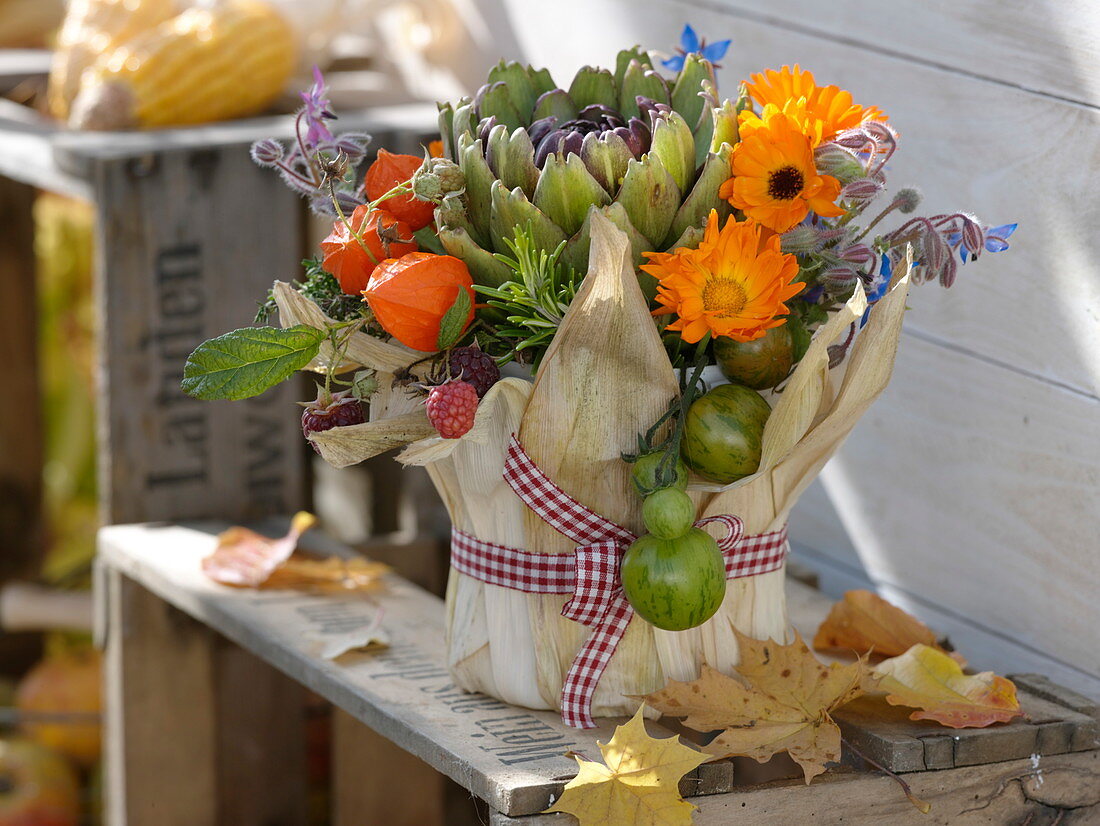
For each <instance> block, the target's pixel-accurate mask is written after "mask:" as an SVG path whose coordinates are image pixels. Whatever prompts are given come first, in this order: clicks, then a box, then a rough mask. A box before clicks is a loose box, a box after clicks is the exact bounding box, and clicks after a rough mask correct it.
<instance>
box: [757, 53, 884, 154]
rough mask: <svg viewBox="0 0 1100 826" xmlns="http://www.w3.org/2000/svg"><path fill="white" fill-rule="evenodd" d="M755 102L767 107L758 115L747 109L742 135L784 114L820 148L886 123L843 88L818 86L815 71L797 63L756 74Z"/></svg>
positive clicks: (872, 109)
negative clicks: (857, 130) (841, 136)
mask: <svg viewBox="0 0 1100 826" xmlns="http://www.w3.org/2000/svg"><path fill="white" fill-rule="evenodd" d="M745 86H746V88H747V89H748V90H749V94H750V95H752V98H753V100H755V101H756V102H757V103H759V104H760V106H761V107H763V111H762V112H761V113H760V114H759V115H756V114H754V113H753V112H752V111H751V110H745V111H744V112H742V113H741V114H740V116H739V118H738V121H739V128H740V130H741V135H742V136H744V135H747V134H751V133H752V132H753V131H755V130H756V129H758V128H760V127H761V126H762V125H763V124H764V123H765V122H766V120H767V118H768V116H769V115H770V114H772V113H774V112H783V113H784V114H786V115H788V116H789V117H790V118H792V119H793V120H794V121H795V122H796V123H797V124H798V125H799V128H800V129H801V130H802V131H803V132H804V133H805V134H806V135H809V136H810V139H811V140H812V141H813V145H814V146H817V145H818V144H820V143H823V142H825V141H830V140H832V139H833V138H835V137H836V136H837V135H838V134H839V133H840V132H843V131H844V130H846V129H853V128H855V127H856V126H859V125H860V124H861V123H863V122H864V121H866V120H886V115H884V114H883V113H882V110H880V109H878V108H877V107H874V106H870V107H863V106H860V105H859V104H857V103H854V102H853V101H852V94H851V93H850V92H847V91H845V90H843V89H841V88H840V87H839V86H818V85H817V84H816V83H815V82H814V76H813V73H812V72H804V71H802V69H801V68H800V67H799V65H798V64H797V63H796V64H795V65H794V68H791V67H790V66H784V67H783V68H782V69H780V70H779V71H778V72H777V71H775V70H774V69H768V70H767V71H766V72H764V73H763V74H756V75H752V78H751V82H749V83H746V84H745Z"/></svg>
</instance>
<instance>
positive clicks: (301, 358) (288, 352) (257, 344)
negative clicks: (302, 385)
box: [181, 324, 325, 400]
mask: <svg viewBox="0 0 1100 826" xmlns="http://www.w3.org/2000/svg"><path fill="white" fill-rule="evenodd" d="M324 340H325V331H324V330H318V329H315V328H314V327H307V326H306V325H304V324H299V325H297V326H295V327H288V328H287V329H285V330H280V329H277V328H274V327H245V328H244V329H242V330H233V331H232V332H230V333H226V334H225V335H221V336H218V337H217V338H212V339H210V340H209V341H204V342H203V343H202V344H200V345H199V346H198V347H196V348H195V352H193V353H192V354H191V355H190V356H188V358H187V363H186V364H185V365H184V367H183V382H182V383H181V386H182V387H183V392H185V393H187V394H188V395H189V396H194V397H195V398H196V399H234V400H236V399H248V398H251V397H252V396H258V395H260V394H261V393H263V392H264V391H265V390H267V389H268V388H270V387H274V386H275V385H276V384H278V383H279V382H281V381H284V380H286V379H287V378H288V377H289V376H290V375H291V374H292V373H294V371H295V370H301V369H302V368H303V367H305V366H306V365H307V364H309V363H310V362H311V361H312V360H313V359H314V358H315V357H316V356H317V352H318V350H320V348H321V343H322V342H323V341H324Z"/></svg>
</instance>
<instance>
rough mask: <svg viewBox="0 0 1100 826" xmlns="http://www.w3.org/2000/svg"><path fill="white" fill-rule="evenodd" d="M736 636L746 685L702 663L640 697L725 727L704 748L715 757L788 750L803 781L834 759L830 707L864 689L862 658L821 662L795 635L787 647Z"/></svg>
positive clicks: (762, 757) (695, 722)
mask: <svg viewBox="0 0 1100 826" xmlns="http://www.w3.org/2000/svg"><path fill="white" fill-rule="evenodd" d="M737 642H738V645H739V646H740V651H741V662H740V664H739V665H738V666H737V671H738V673H740V675H741V676H742V677H743V678H744V680H745V682H744V683H742V682H741V681H739V680H736V679H734V678H733V677H728V676H726V675H725V674H723V673H721V672H720V671H716V670H714V669H713V668H709V667H708V666H703V673H702V676H700V678H699V679H698V680H692V681H691V682H687V683H680V682H675V681H673V682H670V683H669V684H668V685H667V686H666V687H665V688H664V689H662V690H661V691H658V692H655V693H654V694H650V695H649V696H648V697H646V703H648V704H649V705H650V706H652V707H653V708H655V709H657V710H658V711H660V712H661V713H662V714H667V715H670V716H673V717H683V718H684V725H686V726H687V727H688V728H692V729H695V730H696V731H713V730H715V729H723V731H722V732H721V734H719V735H718V737H716V738H715V739H714V740H712V741H711V742H710V744H709V745H707V746H705V747H704V749H705V751H707V752H709V753H711V754H713V755H716V756H720V757H727V756H731V755H735V756H742V757H753V758H755V759H756V760H758V761H759V762H761V763H763V762H764V761H766V760H769V759H771V757H772V756H774V755H775V754H777V753H779V752H781V751H786V752H787V753H789V754H790V756H791V757H792V758H793V759H794V760H795V761H796V762H797V763H798V764H799V765H800V766H801V767H802V771H803V773H804V774H805V777H806V782H807V783H809V782H810V781H811V780H812V779H813V778H814V777H816V776H817V775H819V774H821V773H822V772H823V771H825V764H826V763H828V762H835V761H838V760H840V729H839V728H838V727H837V725H836V723H835V722H833V718H832V716H831V714H830V712H832V711H834V710H835V709H836V708H838V707H840V706H842V705H844V704H845V703H847V702H849V701H850V700H853V699H855V698H856V697H858V696H859V695H860V694H862V693H863V688H862V682H863V675H864V673H865V672H866V668H865V666H864V663H863V661H862V660H860V661H858V662H855V663H852V664H849V665H841V664H839V663H832V664H831V665H828V666H826V665H824V664H823V663H821V662H820V661H819V660H818V659H817V658H816V657H815V656H814V655H813V653H812V652H811V651H810V649H809V648H807V647H806V643H805V642H803V640H802V637H800V636H798V634H797V633H796V634H795V641H794V642H793V643H790V644H789V645H781V644H780V643H777V642H775V641H774V640H754V639H752V638H750V637H746V636H744V635H742V634H740V633H738V634H737Z"/></svg>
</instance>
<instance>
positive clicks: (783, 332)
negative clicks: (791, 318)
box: [714, 324, 794, 390]
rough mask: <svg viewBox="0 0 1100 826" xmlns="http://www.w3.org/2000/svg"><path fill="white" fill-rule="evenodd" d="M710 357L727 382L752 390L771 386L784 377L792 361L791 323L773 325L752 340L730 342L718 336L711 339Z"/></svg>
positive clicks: (731, 340)
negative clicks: (712, 351)
mask: <svg viewBox="0 0 1100 826" xmlns="http://www.w3.org/2000/svg"><path fill="white" fill-rule="evenodd" d="M714 360H715V361H716V362H718V367H719V368H720V369H721V371H722V374H723V375H724V376H725V377H726V378H727V379H729V380H730V381H735V382H738V383H739V384H743V385H745V386H746V387H751V388H752V389H753V390H767V389H768V388H770V387H775V386H776V385H777V384H779V382H781V381H783V379H785V378H786V377H787V374H788V373H789V372H790V371H791V366H792V365H793V364H794V337H793V336H792V335H791V325H790V324H784V325H782V326H781V327H773V328H772V329H771V330H768V332H767V333H765V334H764V335H763V336H762V337H760V338H758V339H756V340H755V341H734V340H733V339H732V338H726V337H725V336H719V337H718V338H716V339H715V340H714Z"/></svg>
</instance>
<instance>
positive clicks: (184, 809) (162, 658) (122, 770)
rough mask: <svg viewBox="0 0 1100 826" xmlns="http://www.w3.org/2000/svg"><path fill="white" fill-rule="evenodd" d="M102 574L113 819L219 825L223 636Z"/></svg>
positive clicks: (169, 825) (125, 823)
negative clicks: (217, 642) (217, 693)
mask: <svg viewBox="0 0 1100 826" xmlns="http://www.w3.org/2000/svg"><path fill="white" fill-rule="evenodd" d="M100 582H105V583H106V587H107V589H108V594H100V598H101V599H103V600H104V601H105V602H107V603H108V604H109V608H108V610H109V615H108V617H107V649H106V658H105V661H104V677H105V707H106V715H107V718H106V728H105V735H106V736H105V751H106V756H105V759H106V779H107V787H106V796H107V822H108V824H110V826H129V824H138V823H153V822H155V823H159V824H163V826H192V824H213V823H216V822H217V803H218V801H217V764H216V762H215V757H214V755H215V746H216V742H217V735H216V730H215V727H216V712H215V707H216V704H215V700H214V694H213V691H214V663H213V637H214V634H213V632H212V631H210V630H209V629H207V628H205V627H203V626H202V625H200V624H199V623H197V622H195V621H194V620H192V619H190V618H189V617H187V616H185V615H183V614H181V613H180V612H179V611H177V610H175V609H173V608H172V607H171V606H169V605H168V604H167V603H165V602H163V601H161V600H160V599H158V598H157V597H155V596H153V595H152V594H150V593H148V592H147V591H145V590H144V589H143V588H141V587H140V586H138V585H135V584H133V583H131V582H130V581H128V580H127V579H126V578H125V577H123V576H122V575H120V574H118V573H117V572H113V571H108V572H106V576H105V578H101V579H100ZM165 744H171V747H170V748H165Z"/></svg>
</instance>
